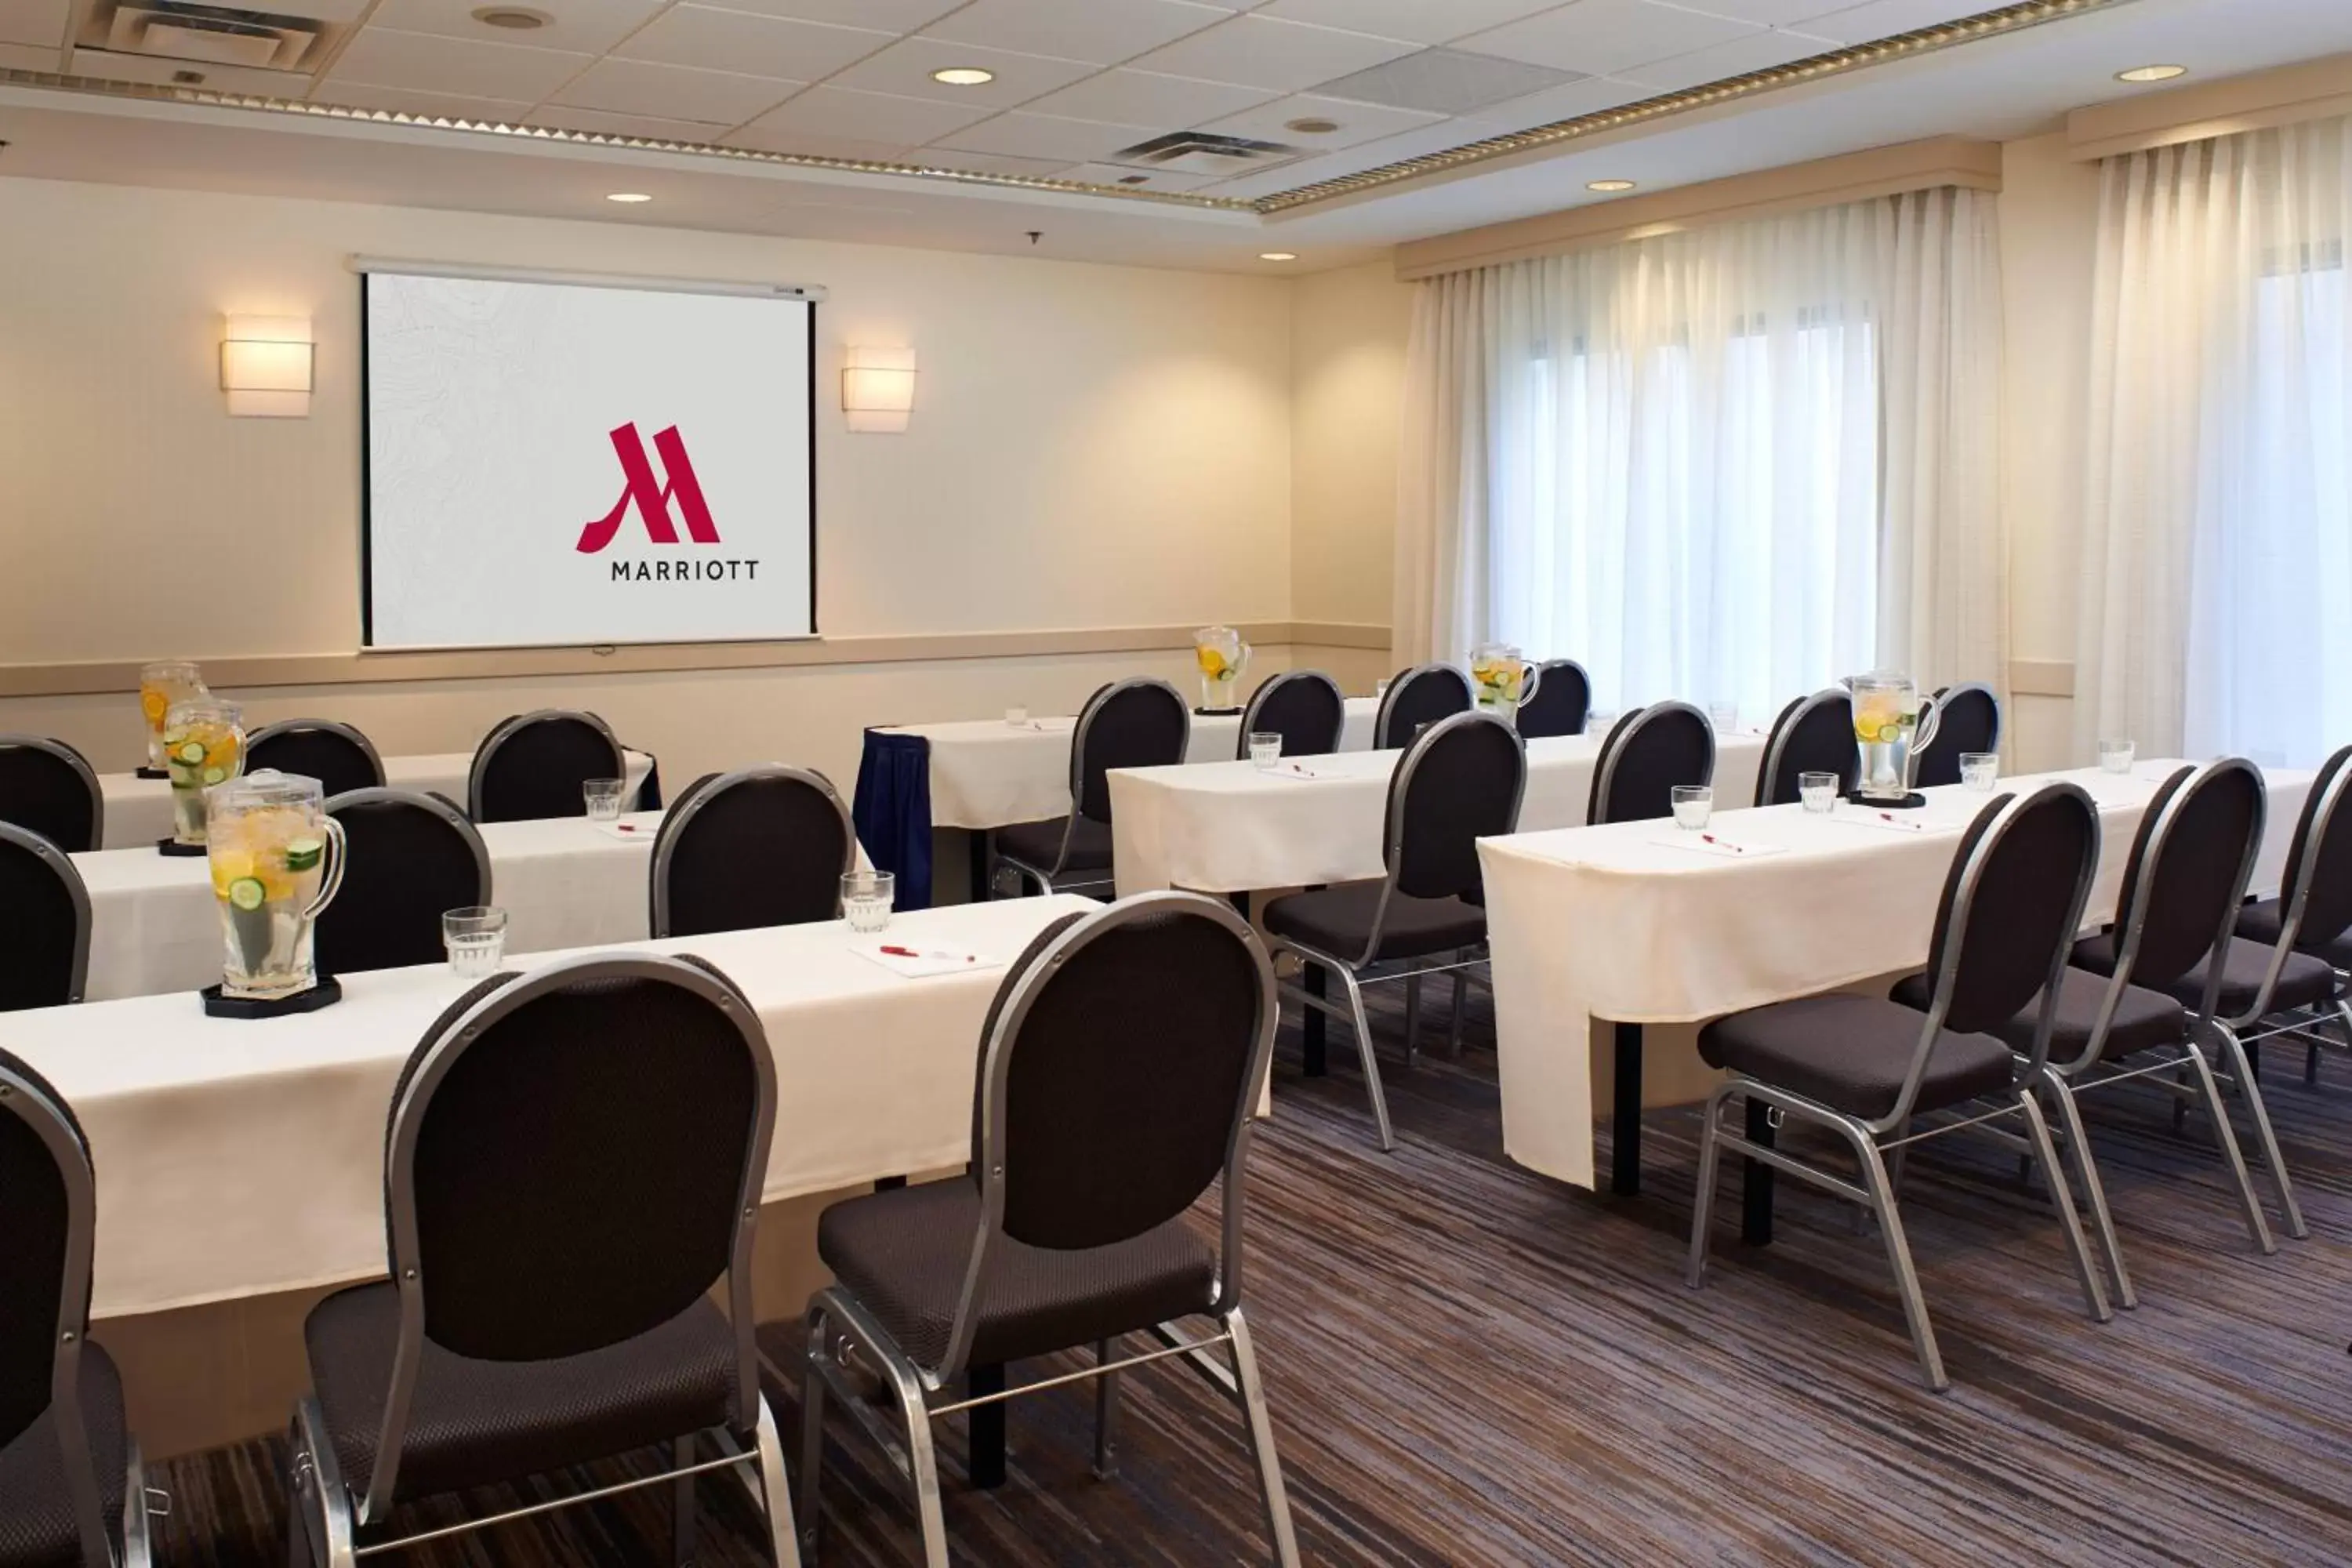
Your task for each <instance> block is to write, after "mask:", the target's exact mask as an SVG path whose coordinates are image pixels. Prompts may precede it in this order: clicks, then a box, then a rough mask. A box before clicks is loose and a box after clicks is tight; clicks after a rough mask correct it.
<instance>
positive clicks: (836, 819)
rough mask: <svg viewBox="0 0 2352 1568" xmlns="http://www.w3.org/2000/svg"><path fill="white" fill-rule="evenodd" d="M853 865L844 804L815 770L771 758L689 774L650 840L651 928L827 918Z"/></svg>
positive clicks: (740, 926) (684, 930)
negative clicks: (721, 770) (703, 775)
mask: <svg viewBox="0 0 2352 1568" xmlns="http://www.w3.org/2000/svg"><path fill="white" fill-rule="evenodd" d="M856 864H857V838H856V833H855V832H854V831H853V830H852V829H851V827H850V826H849V808H848V807H847V806H846V805H843V804H842V800H841V795H840V794H839V792H837V791H836V790H835V788H834V787H833V784H831V782H830V781H828V780H827V779H826V778H825V776H824V774H823V773H814V772H811V771H810V770H808V769H806V768H788V767H784V766H782V765H780V764H775V763H769V764H765V765H762V766H759V767H751V768H740V769H738V770H736V771H735V772H733V773H718V774H712V775H710V776H709V777H706V778H701V779H697V780H696V781H695V782H694V783H693V784H689V785H688V787H687V790H686V793H685V794H684V795H680V796H679V797H678V798H677V801H676V802H675V803H674V804H673V805H671V806H670V808H669V811H668V814H667V816H664V817H663V818H662V825H661V835H660V837H657V838H656V839H655V840H654V862H653V879H652V883H653V909H652V930H653V933H654V935H656V936H657V937H661V936H700V935H702V934H703V933H705V932H707V931H751V930H756V929H758V928H760V927H762V926H789V925H805V924H807V923H809V922H810V921H829V920H832V919H834V918H835V916H836V915H838V914H839V913H840V912H841V878H842V874H843V873H844V872H845V871H848V870H851V869H853V868H856Z"/></svg>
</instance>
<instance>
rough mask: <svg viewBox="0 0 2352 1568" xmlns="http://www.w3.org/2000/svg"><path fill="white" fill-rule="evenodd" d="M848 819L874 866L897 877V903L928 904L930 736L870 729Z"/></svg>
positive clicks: (906, 905) (912, 906)
mask: <svg viewBox="0 0 2352 1568" xmlns="http://www.w3.org/2000/svg"><path fill="white" fill-rule="evenodd" d="M849 819H850V821H851V822H853V823H855V824H856V827H857V841H858V842H859V843H860V844H863V845H865V846H866V858H868V859H870V860H872V861H873V862H874V868H875V869H876V870H877V871H887V872H890V873H891V874H892V875H893V876H895V877H897V878H898V899H897V900H896V901H897V906H898V908H899V909H902V910H927V909H929V908H930V907H931V742H929V740H928V739H927V738H925V737H924V736H921V735H887V734H884V733H883V732H882V731H879V730H868V731H866V754H865V755H864V756H862V757H860V758H859V759H858V762H857V794H856V796H855V797H854V798H853V799H852V801H851V803H850V807H849Z"/></svg>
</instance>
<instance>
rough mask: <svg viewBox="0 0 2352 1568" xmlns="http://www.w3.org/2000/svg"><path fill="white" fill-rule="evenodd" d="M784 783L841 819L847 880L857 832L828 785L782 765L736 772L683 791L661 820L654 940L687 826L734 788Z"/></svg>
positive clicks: (663, 926)
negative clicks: (827, 805)
mask: <svg viewBox="0 0 2352 1568" xmlns="http://www.w3.org/2000/svg"><path fill="white" fill-rule="evenodd" d="M775 779H782V780H788V781H790V782H792V783H793V784H805V785H806V786H808V787H809V788H811V789H814V790H815V791H816V792H817V793H818V794H820V795H824V798H825V799H826V800H827V801H829V802H831V803H832V805H833V810H834V815H835V816H838V817H840V818H841V842H842V850H841V874H842V875H843V876H847V875H848V874H849V873H850V872H852V871H855V870H856V869H857V829H856V826H853V825H852V824H851V822H850V819H849V806H848V805H847V803H845V801H843V799H842V798H841V792H840V791H839V790H837V789H835V788H834V787H833V781H832V780H831V779H829V778H826V777H825V776H824V774H823V773H819V772H817V771H816V770H815V769H814V768H796V767H790V766H787V765H786V764H784V763H754V764H753V765H751V767H748V768H737V769H735V770H734V771H732V772H731V773H720V774H719V775H717V776H716V777H714V778H709V779H706V780H703V781H700V782H699V783H697V784H689V785H688V786H687V792H686V794H685V795H684V796H682V797H681V798H680V799H679V800H678V801H677V803H676V804H674V805H671V807H670V808H669V810H668V811H667V812H665V813H664V814H663V816H662V824H661V831H660V832H659V833H657V834H656V835H655V837H654V863H653V889H652V910H651V911H650V915H649V919H650V921H651V924H650V927H649V929H650V930H651V931H652V932H653V934H654V935H655V936H656V937H666V936H667V935H669V934H670V930H669V919H670V907H669V905H670V897H669V868H670V862H671V860H672V859H673V858H676V856H677V841H678V840H679V839H680V838H682V837H685V834H686V830H687V826H688V824H690V823H692V822H693V821H694V819H695V817H696V816H698V815H699V814H700V812H701V810H702V808H703V807H704V806H706V805H709V804H710V803H711V802H712V801H714V800H717V799H718V798H719V796H720V795H724V794H726V793H727V792H728V791H729V790H730V789H733V788H734V787H735V786H736V785H738V784H757V783H760V782H762V781H766V780H775ZM833 907H834V913H835V915H838V914H839V913H840V912H841V895H840V893H839V892H838V890H836V891H835V894H834V900H833Z"/></svg>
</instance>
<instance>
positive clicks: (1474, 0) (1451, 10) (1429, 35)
mask: <svg viewBox="0 0 2352 1568" xmlns="http://www.w3.org/2000/svg"><path fill="white" fill-rule="evenodd" d="M1560 3H1561V0H1274V4H1272V5H1262V6H1260V7H1259V8H1258V10H1257V12H1256V15H1258V16H1275V17H1278V18H1280V19H1281V20H1283V21H1286V22H1312V23H1314V24H1315V25H1316V26H1318V27H1346V28H1349V29H1350V30H1351V31H1354V32H1359V33H1370V34H1372V35H1374V36H1375V37H1382V38H1405V39H1409V40H1411V41H1412V42H1413V43H1416V44H1450V43H1452V42H1453V41H1454V39H1456V38H1458V37H1463V36H1464V35H1465V34H1468V33H1475V32H1479V31H1482V30H1483V29H1485V28H1487V27H1499V26H1502V25H1503V24H1504V23H1506V22H1516V21H1517V20H1518V19H1519V18H1520V17H1522V16H1534V15H1535V14H1536V13H1537V12H1538V11H1549V10H1550V9H1551V8H1552V7H1554V6H1556V5H1559V4H1560ZM1812 3H1813V4H1815V5H1822V4H1834V3H1835V0H1812Z"/></svg>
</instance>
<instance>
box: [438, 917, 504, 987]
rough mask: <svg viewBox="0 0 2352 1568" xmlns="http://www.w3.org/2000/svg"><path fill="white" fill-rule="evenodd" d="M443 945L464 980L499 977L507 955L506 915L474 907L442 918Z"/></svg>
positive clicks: (450, 962)
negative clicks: (488, 976) (497, 975)
mask: <svg viewBox="0 0 2352 1568" xmlns="http://www.w3.org/2000/svg"><path fill="white" fill-rule="evenodd" d="M441 945H442V946H443V947H445V948H446V949H448V951H449V968H450V971H451V973H455V974H456V975H457V977H458V978H459V979H461V980H479V979H481V978H482V977H483V976H484V975H488V974H496V973H498V972H499V963H500V962H501V961H502V960H503V959H505V957H506V955H507V912H506V910H500V909H490V908H487V907H484V906H481V905H472V906H469V907H467V908H466V909H462V910H448V911H446V913H444V914H443V915H442V917H441Z"/></svg>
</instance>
